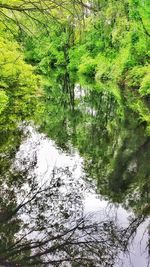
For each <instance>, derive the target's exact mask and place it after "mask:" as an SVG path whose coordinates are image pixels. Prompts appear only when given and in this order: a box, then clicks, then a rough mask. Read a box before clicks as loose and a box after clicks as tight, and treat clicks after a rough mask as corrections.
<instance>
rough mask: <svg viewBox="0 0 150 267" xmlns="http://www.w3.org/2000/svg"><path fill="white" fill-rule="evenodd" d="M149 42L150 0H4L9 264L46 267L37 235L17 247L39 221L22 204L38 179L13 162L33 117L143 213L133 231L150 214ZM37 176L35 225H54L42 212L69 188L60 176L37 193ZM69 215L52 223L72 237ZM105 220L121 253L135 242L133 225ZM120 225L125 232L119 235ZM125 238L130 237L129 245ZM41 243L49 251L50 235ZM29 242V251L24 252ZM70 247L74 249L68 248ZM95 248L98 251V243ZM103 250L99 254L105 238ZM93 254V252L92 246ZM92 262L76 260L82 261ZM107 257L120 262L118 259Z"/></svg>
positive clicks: (102, 189)
mask: <svg viewBox="0 0 150 267" xmlns="http://www.w3.org/2000/svg"><path fill="white" fill-rule="evenodd" d="M149 48H150V1H149V0H107V1H106V0H91V1H88V2H87V1H80V0H66V1H63V0H56V1H53V0H36V1H26V0H0V74H1V77H0V136H1V138H0V144H1V146H0V165H1V166H0V186H1V191H0V193H1V194H2V195H1V196H0V202H1V207H0V217H1V218H0V230H1V232H3V233H4V234H3V236H4V238H3V239H2V240H0V253H1V255H2V256H3V257H4V259H3V257H1V258H2V259H1V258H0V260H1V262H0V264H2V265H3V264H4V263H5V264H6V263H8V264H10V263H11V262H13V263H14V264H21V266H45V265H42V263H43V262H42V260H43V258H41V257H40V255H38V253H37V254H35V255H34V257H32V256H31V254H32V253H31V251H30V245H31V244H29V241H28V240H26V239H23V243H21V244H20V243H19V245H18V246H16V245H17V244H15V246H16V247H15V248H14V236H15V234H16V233H18V232H19V230H20V228H21V226H22V228H24V229H25V230H26V229H27V228H28V226H30V225H28V224H25V225H24V224H23V222H22V221H21V222H20V219H18V217H17V214H18V211H19V212H20V210H21V209H22V206H20V205H18V203H17V197H16V190H17V192H19V191H20V189H21V188H22V187H23V185H24V183H25V181H28V178H31V177H28V171H27V170H25V171H22V172H16V173H15V172H13V170H12V169H11V166H12V163H13V161H14V157H15V155H16V152H17V150H18V147H19V145H20V143H21V142H22V139H24V138H25V136H24V135H23V133H22V132H23V128H24V126H22V127H18V125H19V126H20V122H22V124H21V125H26V121H27V120H33V121H34V123H35V124H37V125H38V127H39V129H38V130H39V132H40V131H41V132H42V133H46V135H47V136H48V137H49V138H50V139H52V140H55V143H56V144H57V145H58V147H60V148H62V149H63V150H65V151H66V152H69V151H70V150H71V149H72V146H73V147H74V148H77V149H78V151H79V153H80V155H81V156H82V157H83V158H84V170H85V172H86V176H87V177H86V178H87V179H89V178H90V179H91V178H92V179H95V181H96V182H97V191H98V193H100V194H101V195H103V197H104V198H105V199H107V200H108V199H109V200H111V202H115V203H121V204H122V206H123V207H124V208H125V209H127V210H130V209H132V211H134V214H135V217H136V219H135V218H134V219H133V221H132V220H131V229H129V232H128V230H127V231H126V233H127V234H128V233H129V235H131V236H132V235H133V234H134V233H135V232H136V229H137V227H138V226H139V225H140V223H141V222H143V221H144V220H145V218H147V216H148V215H149V212H150V211H149V207H150V206H149V199H150V195H149V192H150V181H149V178H150V177H149V174H150V165H149V158H150V139H149V137H150V61H149V60H150V50H149ZM76 91H79V92H78V94H79V96H77V95H76V94H77V92H76ZM34 160H35V162H32V164H31V166H29V171H30V173H34V167H35V165H36V163H37V162H36V159H33V161H34ZM23 164H24V162H23ZM67 175H70V174H67ZM58 176H59V175H58ZM32 182H34V179H33V181H31V179H29V185H30V187H31V192H30V194H29V197H30V200H31V201H29V203H27V204H28V205H27V207H26V202H25V205H24V204H23V209H24V210H25V211H26V212H28V211H29V210H30V212H29V213H31V215H32V212H33V211H34V209H37V214H36V216H37V217H36V218H35V222H36V224H35V228H36V227H37V228H36V229H44V230H45V229H46V230H47V224H48V222H47V219H46V217H45V218H44V217H42V216H41V209H44V210H45V213H47V212H48V210H50V211H51V214H53V209H52V207H51V206H50V205H51V203H49V202H47V199H49V198H48V197H47V194H48V193H49V194H51V192H52V190H53V191H54V192H53V193H52V194H51V196H52V199H53V198H54V199H55V193H57V197H58V198H59V188H56V186H55V185H54V187H55V190H56V191H55V190H54V187H53V184H52V185H50V187H48V188H47V189H46V190H45V194H43V195H42V196H40V197H39V198H38V197H37V198H36V193H37V191H36V190H37V187H36V186H37V185H36V186H35V185H34V183H33V184H32ZM58 184H59V181H58ZM6 185H7V186H6ZM34 186H35V188H34ZM33 189H34V190H33ZM47 191H48V193H47ZM53 194H54V195H53ZM3 196H5V197H3ZM41 199H42V201H43V203H44V205H43V206H42V204H41V203H42V202H40V201H41ZM32 200H34V201H32ZM46 202H47V205H45V203H46ZM1 211H2V212H1ZM31 217H32V216H31ZM65 220H66V217H65V215H64V218H63V220H62V221H61V222H60V225H57V224H56V225H52V229H53V231H54V232H55V230H56V233H59V232H61V231H62V236H63V234H64V232H63V231H65V235H66V238H68V229H65V227H64V221H65ZM12 222H13V227H12ZM21 224H23V225H21ZM79 224H80V222H79ZM41 226H42V227H43V228H42V227H41ZM105 226H106V225H102V226H101V225H100V228H99V232H98V233H99V235H100V239H99V243H100V244H101V235H102V233H104V234H105V231H106V233H107V235H108V233H109V234H110V243H111V242H112V243H113V242H114V244H116V247H114V248H115V249H116V253H117V250H120V247H124V246H125V248H124V249H126V244H127V240H126V235H124V231H123V230H122V229H117V227H116V225H112V224H111V222H107V226H108V227H107V229H105ZM50 227H51V225H50ZM76 227H77V231H78V230H81V231H82V230H83V234H84V231H85V232H86V230H87V229H86V227H85V228H83V229H82V228H80V227H79V229H78V224H77V226H76ZM92 227H93V226H91V228H90V229H91V231H93V228H92ZM29 228H30V227H29ZM55 228H56V229H55ZM54 229H55V230H54ZM34 230H35V229H34ZM34 230H33V231H34ZM75 230H76V229H75ZM72 231H73V232H74V228H73V230H72ZM94 231H95V230H94ZM113 231H114V232H113ZM115 231H116V232H115ZM112 233H115V238H116V239H114V240H113V241H112V239H113V238H114V236H113V235H112ZM90 234H91V233H90V232H89V235H90ZM122 234H123V235H122ZM99 235H98V238H99ZM107 235H106V236H107ZM122 236H124V237H125V240H123V241H122V243H121V239H122ZM50 238H52V240H55V239H56V244H54V245H55V246H54V247H53V243H52V248H51V247H50V249H51V250H50V253H51V251H53V253H54V254H55V251H56V250H57V246H58V247H59V243H60V241H61V242H62V240H61V237H59V235H58V238H56V237H54V236H53V235H52V236H50V237H48V239H47V240H48V241H46V242H49V241H51V239H50ZM71 241H72V240H71ZM71 241H70V242H71ZM73 241H74V240H73ZM73 241H72V242H73ZM118 241H119V243H118ZM44 242H45V241H44ZM63 242H64V240H63ZM63 242H62V244H63ZM65 242H66V241H65ZM90 242H91V239H89V244H90ZM92 242H93V241H92ZM115 242H116V243H115ZM99 243H98V246H99ZM89 244H88V245H89ZM36 245H37V247H38V246H40V249H43V241H42V242H41V240H40V238H39V240H38V244H36ZM67 245H68V247H70V244H69V243H68V244H67ZM9 247H10V248H11V249H12V251H11V250H10V251H9V249H8V248H9ZM68 247H67V249H68V251H69V252H70V251H71V249H72V256H71V257H75V256H76V254H78V253H77V252H78V251H80V249H81V247H80V246H79V247H77V248H76V247H74V245H73V247H72V248H71V247H70V248H68ZM87 247H88V246H87ZM21 248H23V249H24V251H25V252H24V253H22V254H21V255H20V254H19V253H20V251H21ZM33 249H34V247H33ZM40 249H39V251H40ZM44 249H45V247H44ZM44 249H43V250H44ZM61 249H62V251H63V250H64V251H65V247H63V246H62V248H61ZM82 249H83V248H82ZM89 249H90V253H92V246H90V247H89ZM95 249H96V250H95V252H94V253H95V255H96V253H97V249H99V248H98V247H97V245H96V246H95ZM101 249H102V251H105V253H106V254H107V256H109V253H108V251H109V250H110V254H111V255H110V256H111V257H112V255H113V254H114V251H112V253H111V249H110V247H109V243H108V246H106V247H105V245H104V247H102V248H101ZM31 250H32V247H31ZM64 251H63V252H64ZM83 252H84V249H83ZM43 253H45V250H44V252H43ZM48 253H49V252H48ZM84 253H85V255H86V254H88V253H87V248H86V249H85V252H84ZM105 253H104V254H105ZM79 254H80V253H79ZM69 256H70V255H69ZM82 256H83V255H82ZM104 256H105V255H104ZM114 257H115V254H114ZM6 259H7V260H9V261H8V262H7V261H6ZM95 259H96V258H94V263H93V264H95ZM82 260H83V259H81V262H80V261H77V263H75V265H73V266H79V265H81V264H82V263H84V262H82ZM101 260H102V261H103V253H102V258H101V257H100V261H101ZM112 260H113V258H112ZM105 261H106V259H105ZM3 262H4V263H3ZM29 263H30V264H29ZM37 264H38V265H37ZM91 264H92V263H91ZM107 264H111V263H110V258H108V262H107V261H106V266H109V265H107ZM10 266H11V265H10ZM13 266H17V265H13ZM85 266H95V265H86V264H85ZM111 266H112V265H111Z"/></svg>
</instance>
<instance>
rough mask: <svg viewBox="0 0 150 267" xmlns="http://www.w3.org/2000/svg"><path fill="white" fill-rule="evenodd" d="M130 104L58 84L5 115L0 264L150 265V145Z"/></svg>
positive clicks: (96, 90) (108, 93) (93, 88)
mask: <svg viewBox="0 0 150 267" xmlns="http://www.w3.org/2000/svg"><path fill="white" fill-rule="evenodd" d="M116 95H117V97H116ZM125 101H126V100H125V99H122V96H121V95H119V93H118V92H117V91H114V89H112V90H108V89H107V88H106V89H104V88H103V89H101V88H100V87H99V85H93V84H92V85H89V84H88V86H87V85H84V86H80V85H79V84H77V85H76V86H74V84H73V83H69V85H68V86H67V87H66V85H65V88H64V87H63V86H62V85H61V84H59V83H58V81H55V82H54V81H53V83H52V85H51V86H50V85H49V86H48V87H47V88H46V89H45V94H44V96H43V97H42V98H41V99H40V100H39V102H38V105H37V106H36V107H35V112H34V113H33V114H32V115H30V116H24V117H22V115H20V112H19V113H16V112H15V107H14V106H12V107H10V109H9V110H8V112H7V114H4V115H3V116H2V118H1V149H0V153H1V158H0V170H1V174H0V183H1V189H0V205H1V206H0V266H10V267H11V266H12V267H13V266H63V267H65V266H66V267H67V266H73V267H74V266H75V267H78V266H81V267H82V266H87V267H92V266H93V267H96V266H106V267H107V266H108V267H109V266H115V267H120V266H123V267H129V266H134V267H147V266H149V250H150V241H149V233H150V229H149V207H150V206H149V203H150V198H149V197H150V179H149V178H150V177H149V175H150V164H149V160H150V138H149V136H148V135H147V134H146V125H145V124H144V123H140V121H139V119H138V116H137V114H136V113H134V112H132V111H131V110H130V109H129V108H128V105H127V104H126V102H125ZM12 114H13V115H12Z"/></svg>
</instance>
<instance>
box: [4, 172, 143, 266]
mask: <svg viewBox="0 0 150 267" xmlns="http://www.w3.org/2000/svg"><path fill="white" fill-rule="evenodd" d="M26 178H27V177H26ZM58 182H59V175H56V176H55V177H53V178H52V180H51V183H50V185H46V187H44V186H43V187H42V188H37V184H36V183H35V182H33V183H31V185H30V191H29V193H28V194H26V196H25V197H24V199H23V200H21V199H19V204H17V202H18V201H17V200H16V199H15V198H14V199H12V192H13V190H10V192H9V190H8V189H7V194H8V193H10V199H9V202H10V203H11V204H12V203H13V205H10V203H9V207H8V205H7V203H8V198H6V199H4V201H5V200H6V201H7V203H6V207H5V208H4V205H3V214H2V216H1V221H0V224H1V232H2V235H1V249H0V254H1V255H0V263H1V264H2V265H4V266H34V265H39V266H47V265H50V266H61V265H60V263H63V264H64V265H62V266H65V263H70V264H71V266H113V263H114V261H115V259H116V257H117V255H118V253H119V252H120V251H122V250H126V248H127V240H128V237H129V236H130V237H131V236H132V234H133V229H134V228H136V225H137V224H139V223H140V222H141V219H140V220H138V219H137V222H135V223H134V227H132V224H131V229H130V227H129V228H128V229H123V228H121V227H120V228H119V226H118V225H117V224H116V223H115V221H112V220H111V219H108V218H106V219H105V220H104V221H102V222H93V221H92V218H91V217H90V216H89V217H88V216H87V217H84V216H83V213H82V211H79V209H78V218H76V220H75V218H74V214H72V213H71V212H70V208H68V212H67V214H66V213H64V212H62V213H61V214H60V215H59V217H57V216H56V214H57V212H58V211H57V210H56V209H58V210H59V212H60V207H57V205H56V206H55V207H54V206H53V205H52V203H53V204H54V205H55V204H56V203H57V198H58V197H59V196H58V187H59V186H58ZM56 183H57V187H56V188H54V184H56ZM4 191H5V189H3V193H4ZM14 191H15V189H14ZM13 193H14V192H13ZM70 201H71V200H70V198H68V202H67V203H61V209H62V210H63V208H64V207H63V206H64V205H68V206H69V202H70ZM55 202H56V203H55ZM72 204H73V203H72ZM80 204H81V203H80ZM79 208H80V207H79ZM55 213H56V214H55ZM56 219H57V220H56ZM8 233H9V235H8Z"/></svg>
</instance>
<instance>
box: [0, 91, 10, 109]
mask: <svg viewBox="0 0 150 267" xmlns="http://www.w3.org/2000/svg"><path fill="white" fill-rule="evenodd" d="M7 104H8V96H7V95H6V93H5V91H4V90H1V91H0V114H1V113H2V112H3V110H5V108H6V107H7Z"/></svg>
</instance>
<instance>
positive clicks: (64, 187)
mask: <svg viewBox="0 0 150 267" xmlns="http://www.w3.org/2000/svg"><path fill="white" fill-rule="evenodd" d="M23 129H24V133H25V136H26V137H25V138H24V140H23V142H22V144H21V146H20V148H19V151H18V152H17V154H16V158H15V162H14V165H13V168H14V169H16V170H18V171H23V170H27V171H28V177H29V178H30V177H33V176H34V177H36V182H37V183H38V186H39V187H42V186H45V185H47V184H49V183H50V181H51V179H52V176H53V175H52V174H53V172H54V170H57V169H59V170H60V169H65V170H67V175H66V172H61V175H60V177H59V186H58V187H59V188H58V192H57V198H54V199H53V203H51V209H52V210H53V211H54V213H55V219H54V214H53V216H52V220H53V222H54V220H55V221H59V219H60V216H61V214H62V203H63V213H64V212H67V213H68V214H69V216H70V218H71V219H72V218H74V220H75V219H77V218H79V217H80V216H83V215H87V214H91V215H92V216H91V218H92V221H93V222H95V221H102V220H105V219H106V217H107V218H109V219H112V220H115V221H116V222H117V223H118V224H119V225H121V226H123V227H127V226H128V224H129V222H128V218H129V216H130V215H131V213H130V214H129V212H127V211H126V210H125V209H123V208H122V207H121V206H120V205H118V206H115V205H112V204H111V203H109V202H108V201H106V200H104V199H103V198H102V197H101V196H99V195H97V194H96V186H95V185H94V184H92V183H91V182H89V181H88V180H87V179H86V174H85V173H84V171H83V159H82V158H81V157H80V156H79V154H78V151H77V150H76V149H73V148H71V151H70V153H68V154H67V153H65V152H64V151H62V149H60V148H58V147H57V146H56V144H55V142H54V141H52V140H50V139H48V138H47V137H46V136H45V135H44V134H41V133H39V132H38V131H37V129H36V128H35V127H34V126H32V125H29V126H23ZM68 172H69V173H70V174H71V175H68ZM54 179H55V177H54ZM57 185H58V180H57ZM24 189H25V190H26V191H29V188H28V185H27V184H25V185H24ZM20 197H21V196H19V198H20ZM23 216H24V215H23ZM49 216H50V215H49ZM24 218H26V220H27V217H24ZM28 220H29V218H28ZM146 227H147V222H145V223H144V224H142V225H141V226H140V227H139V228H138V231H137V234H136V237H135V238H134V241H133V243H132V246H131V247H130V248H131V253H130V258H127V257H125V256H121V257H122V258H123V265H122V266H124V267H128V266H134V267H147V263H146V260H145V259H146V256H147V254H146V253H147V252H144V250H145V247H146V242H147V238H148V236H147V235H146V234H145V235H144V237H143V233H144V231H145V229H146ZM142 237H143V239H142ZM140 241H141V242H140ZM119 264H120V263H119ZM115 266H118V267H120V265H117V264H116V265H115Z"/></svg>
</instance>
